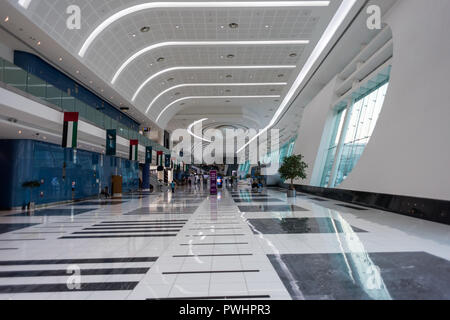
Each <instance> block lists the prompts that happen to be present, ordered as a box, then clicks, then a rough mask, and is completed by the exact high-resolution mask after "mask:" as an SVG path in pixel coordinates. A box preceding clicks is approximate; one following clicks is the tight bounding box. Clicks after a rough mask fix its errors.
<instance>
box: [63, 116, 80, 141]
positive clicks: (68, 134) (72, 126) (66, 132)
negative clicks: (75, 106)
mask: <svg viewBox="0 0 450 320" xmlns="http://www.w3.org/2000/svg"><path fill="white" fill-rule="evenodd" d="M77 138H78V112H64V128H63V139H62V147H63V148H73V149H76V148H77V146H78V141H77Z"/></svg>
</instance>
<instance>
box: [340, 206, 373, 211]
mask: <svg viewBox="0 0 450 320" xmlns="http://www.w3.org/2000/svg"><path fill="white" fill-rule="evenodd" d="M336 205H337V206H339V207H344V208H349V209H353V210H358V211H367V210H369V209H366V208H359V207H355V206H351V205H348V204H336Z"/></svg>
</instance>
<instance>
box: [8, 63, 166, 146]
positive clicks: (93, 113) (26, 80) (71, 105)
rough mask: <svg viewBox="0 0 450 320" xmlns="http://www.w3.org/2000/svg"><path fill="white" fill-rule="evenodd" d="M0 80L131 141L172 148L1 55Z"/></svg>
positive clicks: (144, 144) (53, 106) (52, 106)
mask: <svg viewBox="0 0 450 320" xmlns="http://www.w3.org/2000/svg"><path fill="white" fill-rule="evenodd" d="M0 81H1V82H3V83H5V84H7V85H8V86H10V87H14V88H16V89H19V90H21V91H23V92H26V93H28V94H30V95H32V96H34V97H36V98H38V99H40V100H42V101H45V102H47V105H49V106H50V107H51V108H53V109H56V110H58V111H62V112H78V113H79V114H80V118H81V119H82V120H84V121H86V122H89V123H91V124H93V125H95V126H98V127H100V128H102V129H105V130H106V129H116V130H117V135H118V136H121V137H122V138H125V139H128V140H139V144H141V145H143V146H149V147H150V146H151V147H153V149H154V150H156V151H164V152H165V153H168V152H169V150H168V149H166V148H164V147H162V146H161V145H160V144H158V143H156V142H154V141H152V140H150V139H148V138H147V137H145V136H143V135H141V134H140V133H139V132H137V131H136V130H133V129H130V128H128V127H127V126H125V125H124V124H122V123H120V122H118V121H116V120H114V119H112V118H111V117H109V116H107V115H106V114H104V113H103V112H101V111H100V110H97V109H95V108H93V107H91V106H89V105H87V104H86V103H84V102H82V101H81V100H79V99H76V98H74V97H73V96H71V94H70V92H64V91H62V90H60V89H58V88H56V87H55V86H53V85H51V84H50V83H48V82H46V81H44V80H42V79H40V78H39V77H36V76H35V75H32V74H30V73H28V72H27V71H25V70H23V69H22V68H20V67H18V66H16V65H15V64H12V63H10V62H8V61H6V60H4V59H1V58H0Z"/></svg>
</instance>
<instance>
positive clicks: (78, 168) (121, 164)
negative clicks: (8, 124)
mask: <svg viewBox="0 0 450 320" xmlns="http://www.w3.org/2000/svg"><path fill="white" fill-rule="evenodd" d="M64 163H65V164H66V168H65V170H64V169H63V168H64ZM64 172H65V179H63V175H64ZM0 175H1V177H2V178H3V179H2V183H1V184H0V209H9V208H13V207H21V206H24V205H26V204H27V203H28V202H29V201H30V191H29V189H25V188H23V187H22V184H23V183H24V182H26V181H39V182H41V183H42V184H41V186H40V187H39V188H36V189H34V190H33V192H32V199H33V201H34V202H36V204H45V203H52V202H59V201H65V200H70V199H72V183H73V182H75V193H74V197H75V199H83V198H87V197H92V196H96V195H98V194H99V191H100V188H104V187H105V186H109V189H110V190H111V177H112V175H121V176H122V177H123V186H122V187H123V192H130V191H133V190H137V189H138V188H139V164H138V163H137V162H132V161H129V160H125V159H120V158H115V157H109V156H103V155H100V154H97V153H93V152H89V151H84V150H77V151H76V152H74V150H72V149H63V148H62V147H60V146H58V145H54V144H49V143H45V142H40V141H33V140H0ZM41 193H42V194H41Z"/></svg>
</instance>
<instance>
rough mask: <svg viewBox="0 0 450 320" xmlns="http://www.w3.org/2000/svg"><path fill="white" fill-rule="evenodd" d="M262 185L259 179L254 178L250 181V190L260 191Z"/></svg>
mask: <svg viewBox="0 0 450 320" xmlns="http://www.w3.org/2000/svg"><path fill="white" fill-rule="evenodd" d="M263 187H264V184H263V183H262V181H261V180H259V179H254V180H253V182H252V190H253V191H258V192H259V191H261V190H262V188H263Z"/></svg>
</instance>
